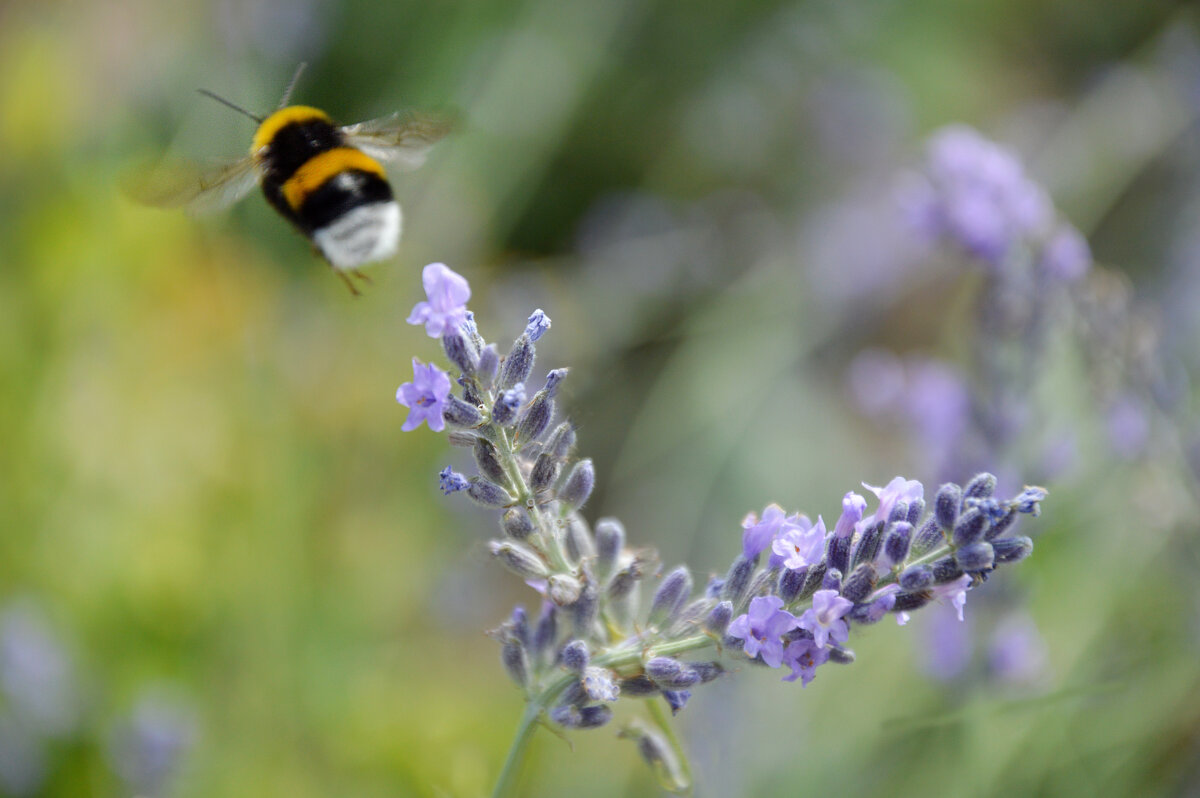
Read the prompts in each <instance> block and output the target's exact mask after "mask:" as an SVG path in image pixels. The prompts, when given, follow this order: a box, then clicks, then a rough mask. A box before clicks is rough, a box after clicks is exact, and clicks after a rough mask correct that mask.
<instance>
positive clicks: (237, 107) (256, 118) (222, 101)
mask: <svg viewBox="0 0 1200 798" xmlns="http://www.w3.org/2000/svg"><path fill="white" fill-rule="evenodd" d="M196 91H198V92H200V93H201V94H203V95H204V96H205V97H211V98H213V99H214V100H216V101H217V102H219V103H220V104H221V105H227V106H229V107H230V108H232V109H233V110H235V111H237V112H238V113H239V114H245V115H246V116H248V117H250V118H251V119H253V120H254V121H255V122H257V123H258V124H260V125H261V124H262V121H263V120H262V117H261V116H255V115H254V114H252V113H250V112H249V111H247V110H246V109H245V108H243V107H242V106H240V105H234V104H233V103H231V102H229V100H226V99H225V98H224V97H222V96H220V95H219V94H213V93H212V92H211V91H209V90H208V89H196Z"/></svg>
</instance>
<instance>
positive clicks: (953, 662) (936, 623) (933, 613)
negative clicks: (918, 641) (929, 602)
mask: <svg viewBox="0 0 1200 798" xmlns="http://www.w3.org/2000/svg"><path fill="white" fill-rule="evenodd" d="M923 615H925V617H926V621H925V627H924V629H923V633H924V637H925V641H924V644H923V645H921V646H920V649H921V664H922V666H923V667H924V669H925V672H926V673H928V674H929V675H930V676H932V677H933V678H935V679H939V680H941V681H949V680H950V679H953V678H955V677H956V676H958V675H959V674H960V673H962V672H963V670H964V669H966V667H967V665H968V664H969V663H970V661H971V634H970V626H968V625H967V624H963V623H959V621H958V620H957V619H955V616H954V612H953V610H951V609H950V608H949V607H929V608H928V611H927V612H925V613H923Z"/></svg>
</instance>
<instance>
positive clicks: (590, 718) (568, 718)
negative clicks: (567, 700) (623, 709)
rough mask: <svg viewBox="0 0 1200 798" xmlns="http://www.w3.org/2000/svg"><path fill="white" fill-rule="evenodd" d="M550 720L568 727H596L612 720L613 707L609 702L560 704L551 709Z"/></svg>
mask: <svg viewBox="0 0 1200 798" xmlns="http://www.w3.org/2000/svg"><path fill="white" fill-rule="evenodd" d="M550 720H552V721H554V722H555V723H557V724H558V725H560V726H562V727H564V728H567V729H595V728H598V727H600V726H603V725H604V724H606V723H608V722H609V721H610V720H612V709H611V708H610V707H609V706H608V704H596V705H594V706H590V707H577V706H574V705H567V706H558V707H554V708H553V709H551V710H550Z"/></svg>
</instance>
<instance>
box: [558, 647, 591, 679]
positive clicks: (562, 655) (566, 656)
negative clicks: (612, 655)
mask: <svg viewBox="0 0 1200 798" xmlns="http://www.w3.org/2000/svg"><path fill="white" fill-rule="evenodd" d="M589 658H590V652H589V651H588V644H587V643H585V642H584V641H582V640H572V641H571V642H569V643H567V644H566V645H565V646H563V647H562V651H560V652H559V653H558V664H559V665H562V666H563V667H564V668H566V669H567V670H569V671H575V673H583V669H584V668H586V667H587V666H588V659H589Z"/></svg>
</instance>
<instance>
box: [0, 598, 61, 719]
mask: <svg viewBox="0 0 1200 798" xmlns="http://www.w3.org/2000/svg"><path fill="white" fill-rule="evenodd" d="M0 689H2V690H3V692H4V695H5V697H6V698H7V705H8V708H9V710H10V711H12V712H13V713H14V714H15V716H16V717H17V720H18V722H20V723H22V724H23V725H25V726H26V727H28V728H29V729H32V730H35V731H37V732H38V733H39V734H44V735H50V736H58V735H62V734H66V733H67V732H69V731H70V730H71V729H72V728H73V727H74V726H75V723H76V722H77V720H78V708H77V704H76V701H77V695H76V687H75V679H74V674H73V673H72V667H71V660H70V658H69V656H68V654H67V651H66V650H65V648H64V647H63V644H62V642H61V641H60V640H59V639H58V637H57V636H56V635H55V634H54V631H53V630H52V629H51V628H50V625H49V623H48V622H47V621H46V619H45V618H44V617H43V615H42V613H41V611H40V610H39V609H38V608H37V607H36V606H34V605H32V604H25V603H24V602H18V603H15V604H13V605H10V606H9V607H7V608H6V609H5V610H4V613H3V615H2V616H0Z"/></svg>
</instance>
